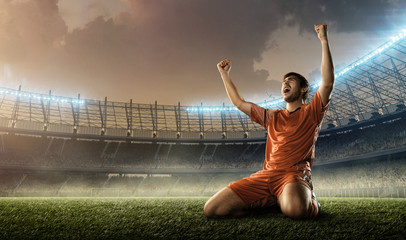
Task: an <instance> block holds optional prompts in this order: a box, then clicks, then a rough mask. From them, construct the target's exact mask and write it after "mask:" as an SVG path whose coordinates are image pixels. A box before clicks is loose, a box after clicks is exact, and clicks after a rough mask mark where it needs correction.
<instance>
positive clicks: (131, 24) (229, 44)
mask: <svg viewBox="0 0 406 240" xmlns="http://www.w3.org/2000/svg"><path fill="white" fill-rule="evenodd" d="M0 4H1V7H2V9H3V12H5V13H6V14H2V15H0V19H1V22H0V23H1V26H0V27H2V29H3V30H1V31H2V34H1V35H0V43H1V45H0V46H1V48H0V53H1V55H2V56H1V58H0V59H1V60H2V63H3V64H4V63H7V64H10V65H11V67H12V68H13V69H14V71H23V70H24V69H29V68H31V70H32V71H29V72H27V71H23V72H24V73H25V74H26V77H27V79H28V80H27V81H30V82H35V83H36V85H38V86H41V85H44V83H46V85H47V86H49V88H51V89H65V90H67V91H68V92H69V91H79V92H81V93H84V95H85V96H87V97H92V98H102V97H103V96H105V95H107V96H109V97H110V98H111V99H112V100H128V99H129V98H133V99H134V100H135V101H137V102H152V101H153V100H155V99H156V100H158V102H160V103H168V104H174V103H176V102H177V101H181V102H182V104H189V103H197V102H199V101H203V102H209V103H220V102H219V100H220V101H221V100H224V101H227V96H226V93H225V91H224V87H223V83H222V81H221V79H220V77H219V74H218V72H217V69H216V63H217V62H218V61H220V60H222V59H223V58H229V59H231V60H232V62H233V67H232V70H231V74H232V75H231V76H232V78H233V80H234V82H235V83H236V85H237V87H238V88H239V90H240V92H242V93H243V95H244V96H246V98H247V100H249V96H251V95H253V94H260V95H266V91H267V89H268V88H275V87H277V85H278V83H277V81H266V80H267V79H268V78H269V73H268V72H267V71H266V70H255V69H254V61H260V60H261V54H262V53H263V52H264V51H265V50H267V49H268V48H272V47H274V46H273V45H272V44H269V43H272V41H270V39H269V36H270V34H271V33H272V32H273V31H274V30H276V29H277V28H279V27H281V26H284V25H299V26H300V29H301V31H313V24H316V23H322V22H328V23H332V24H333V27H334V28H333V29H334V30H335V31H343V32H353V31H370V30H374V29H376V27H383V26H385V25H387V24H390V22H389V21H390V20H391V19H392V18H390V17H388V16H393V14H395V15H396V14H397V13H396V11H394V10H393V6H394V5H397V8H398V9H401V8H403V7H404V5H405V4H404V1H398V2H397V1H391V3H390V4H389V3H387V2H386V1H283V0H280V1H267V0H263V1H245V0H244V1H243V0H239V1H238V0H216V1H214V0H210V1H188V0H170V1H165V0H162V1H151V0H142V1H136V0H128V1H127V4H128V6H129V8H128V9H127V10H126V11H124V12H122V13H120V14H118V15H116V16H113V17H107V18H106V17H101V16H100V17H97V18H95V19H94V20H92V21H90V22H89V23H87V24H86V25H84V26H83V27H80V28H76V29H74V30H73V31H71V32H68V30H67V26H66V24H65V23H64V21H63V20H62V18H61V16H60V12H59V10H58V7H57V1H53V0H46V1H43V0H36V1H19V2H16V1H1V0H0ZM1 12H2V10H0V13H1ZM388 14H389V15H388ZM37 59H39V60H37ZM30 63H31V65H30ZM60 94H64V93H62V92H60ZM70 94H72V93H70ZM212 99H213V100H212ZM226 104H229V102H226Z"/></svg>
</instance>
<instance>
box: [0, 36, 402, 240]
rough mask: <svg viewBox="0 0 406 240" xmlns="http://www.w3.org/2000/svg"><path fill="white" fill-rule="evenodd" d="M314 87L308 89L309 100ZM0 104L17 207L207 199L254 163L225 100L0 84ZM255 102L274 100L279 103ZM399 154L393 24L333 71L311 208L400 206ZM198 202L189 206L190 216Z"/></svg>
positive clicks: (397, 52)
mask: <svg viewBox="0 0 406 240" xmlns="http://www.w3.org/2000/svg"><path fill="white" fill-rule="evenodd" d="M317 87H318V86H317V85H314V86H312V87H311V93H310V96H314V93H315V91H316V89H317ZM107 94H108V93H107ZM0 99H1V100H0V179H1V181H0V195H1V196H2V197H9V198H4V199H11V200H10V201H15V203H19V204H20V203H21V204H22V205H24V201H23V200H16V197H47V198H45V199H48V198H49V197H60V199H63V200H61V201H67V200H64V199H66V198H65V197H91V198H90V199H98V198H99V197H100V199H104V198H103V197H113V198H106V199H107V200H105V201H107V203H111V204H113V203H114V204H117V202H118V203H121V204H124V205H125V204H128V201H131V200H128V199H131V198H134V197H170V198H168V199H172V200H171V201H174V202H170V203H171V204H173V205H177V204H180V205H185V206H189V205H187V204H188V203H185V202H187V201H189V200H187V199H192V198H179V199H181V200H176V198H177V197H201V198H202V199H207V197H209V196H212V195H213V194H214V193H216V192H217V191H218V190H219V189H221V188H222V187H224V186H226V185H227V184H228V183H230V182H231V181H235V180H238V179H241V178H242V177H245V176H248V175H250V174H251V173H253V172H255V171H258V170H259V169H261V167H262V164H263V159H264V152H265V141H266V134H267V133H266V132H265V131H264V129H263V128H262V127H261V126H259V125H258V124H256V123H254V122H252V121H251V120H250V119H249V118H248V117H247V116H245V115H244V114H242V113H241V112H240V111H238V110H237V109H236V108H234V107H231V106H225V105H224V104H223V105H222V106H206V105H204V104H203V103H201V105H199V106H181V105H180V103H179V104H178V105H159V104H157V102H155V104H143V103H135V102H133V101H132V100H130V101H129V102H115V101H110V100H108V99H107V97H106V98H105V99H104V100H95V99H82V98H81V97H80V95H78V96H77V98H70V97H64V96H55V95H53V94H52V92H51V91H50V92H49V93H48V94H40V93H34V92H30V91H25V90H23V89H21V87H20V88H18V89H10V88H5V87H2V88H0ZM310 100H311V99H310ZM258 104H259V105H261V106H263V107H267V108H273V109H276V108H277V109H283V108H284V107H285V105H284V102H283V101H281V100H280V99H276V100H272V101H264V102H261V103H258ZM405 159H406V31H402V32H401V33H399V35H398V36H395V37H394V38H392V39H391V40H390V41H388V42H386V43H384V44H383V45H381V46H380V47H379V48H377V49H375V50H373V51H371V52H370V53H369V54H367V55H366V56H364V57H362V58H360V59H358V60H357V61H355V62H354V63H352V64H351V65H349V66H347V67H346V68H344V69H343V70H341V71H340V72H338V73H336V83H335V87H334V92H333V97H332V101H331V103H330V107H329V110H328V113H327V115H326V117H325V119H324V122H323V126H322V130H321V132H320V135H319V139H318V142H317V145H316V160H315V164H314V167H313V174H312V175H313V179H314V180H313V181H314V183H315V184H314V187H315V192H316V193H317V195H318V197H320V199H321V202H322V203H323V199H335V198H339V199H340V200H337V201H338V202H340V201H344V202H345V201H346V199H344V198H348V199H350V200H353V198H357V199H358V198H374V199H375V200H374V201H379V200H378V198H384V199H387V198H390V200H387V201H388V202H389V203H392V201H394V200H395V201H397V200H396V199H400V200H399V201H402V200H401V199H402V198H405V197H406V161H405ZM93 197H96V198H93ZM116 197H120V198H119V199H118V200H114V199H116ZM20 199H27V198H20ZM28 199H30V198H28ZM112 199H113V200H112ZM120 199H121V200H120ZM141 199H144V198H141ZM156 199H159V198H156ZM173 199H175V200H173ZM185 199H186V200H185ZM199 199H200V198H199ZM3 201H9V200H3ZM19 201H22V202H19ZM44 201H47V200H44ZM90 201H96V200H90ZM154 201H155V200H152V201H147V202H146V203H145V204H147V205H148V204H153V203H154ZM199 201H200V202H198V203H199V204H197V203H191V205H193V204H195V205H194V206H195V207H196V206H197V209H198V210H199V209H200V211H201V209H202V207H203V205H202V200H199ZM357 201H361V200H357ZM203 202H204V201H203ZM388 202H386V201H384V202H383V204H384V205H385V204H389V203H388ZM326 203H327V200H326ZM9 204H10V203H9ZM165 204H167V203H165ZM400 204H401V208H400V209H398V210H395V213H393V214H394V215H395V216H397V218H399V219H397V218H396V219H397V220H396V221H398V222H396V221H395V223H396V224H402V225H403V226H402V225H400V226H399V228H397V229H389V230H387V231H391V232H392V234H393V236H399V235H397V234H402V233H403V234H404V224H405V219H404V217H405V215H404V201H403V202H400ZM124 205H120V206H121V207H122V206H124ZM402 206H403V207H402ZM118 208H120V207H118ZM378 208H379V206H378ZM113 209H114V207H113ZM327 209H328V208H327ZM116 210H117V209H116ZM75 211H82V210H81V209H80V208H77V209H76V210H75ZM402 211H403V214H402ZM149 213H151V212H149ZM149 213H147V214H149ZM168 214H169V215H170V214H174V213H173V212H172V213H168ZM195 214H199V212H195ZM330 214H332V213H330ZM385 216H386V215H385ZM326 218H328V217H327V216H324V219H326ZM91 219H92V218H90V219H88V221H91ZM322 219H323V216H322ZM166 220H167V219H166ZM166 220H165V221H166ZM259 220H260V219H256V220H255V221H259ZM199 221H200V220H199ZM233 221H234V220H233ZM243 221H247V220H246V219H244V220H243ZM273 221H277V220H275V219H273ZM337 221H342V220H337ZM271 222H272V221H271ZM234 223H236V222H235V221H234V222H232V221H231V220H230V222H228V223H226V224H230V225H232V224H234ZM161 224H163V223H161ZM220 224H222V223H220ZM289 224H290V223H288V225H289ZM298 224H305V223H303V222H301V223H300V222H299V223H298ZM371 224H372V225H373V223H371ZM164 226H166V228H170V226H169V225H164ZM99 227H100V226H99ZM97 228H98V227H96V229H97ZM100 228H101V227H100ZM364 228H365V229H370V225H368V224H366V225H365V227H364ZM44 231H45V230H44ZM244 231H246V229H245V230H244ZM277 231H280V232H283V230H277ZM365 231H367V230H365ZM368 231H369V230H368ZM237 232H238V231H237ZM362 233H363V231H360V234H362ZM21 234H23V233H21ZM82 234H84V233H83V232H82ZM165 234H170V233H165ZM165 234H163V235H159V236H160V237H163V236H166V235H165ZM233 234H234V233H232V234H231V235H230V236H234V235H233ZM235 234H237V233H235ZM384 234H387V232H384ZM13 236H14V237H16V235H13ZM17 236H18V235H17ZM33 236H34V237H35V235H33ZM37 236H38V235H37ZM78 236H79V238H80V236H81V235H78ZM78 236H76V237H78ZM82 236H83V235H82ZM85 236H87V235H85ZM98 236H101V235H98ZM104 236H107V237H109V236H110V237H111V236H114V235H109V234H106V235H104ZM118 236H120V235H118ZM139 236H142V235H139ZM180 236H182V237H186V236H187V235H180ZM353 236H357V235H353ZM385 236H386V235H385ZM389 236H390V235H389ZM3 237H7V236H3ZM87 237H89V236H87ZM188 237H189V238H200V237H198V236H197V235H190V236H188ZM223 237H224V236H223ZM319 237H320V238H321V237H322V236H319ZM335 237H336V238H340V237H342V235H340V234H338V235H335ZM379 237H380V235H378V237H377V238H379ZM403 237H404V236H403ZM113 238H114V237H113Z"/></svg>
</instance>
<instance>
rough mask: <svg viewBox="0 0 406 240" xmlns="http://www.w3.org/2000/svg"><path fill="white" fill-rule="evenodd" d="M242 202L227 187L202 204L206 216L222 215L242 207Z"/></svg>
mask: <svg viewBox="0 0 406 240" xmlns="http://www.w3.org/2000/svg"><path fill="white" fill-rule="evenodd" d="M244 206H245V204H244V202H243V201H242V200H241V199H240V198H239V197H238V196H236V195H235V193H234V192H232V190H231V189H229V188H224V189H222V190H220V191H219V192H218V193H216V194H215V195H214V196H213V197H212V198H210V199H209V200H208V201H207V202H206V204H205V205H204V209H203V213H204V215H205V216H206V217H208V218H218V217H224V216H227V215H230V214H232V213H234V212H235V211H239V210H242V209H243V208H244Z"/></svg>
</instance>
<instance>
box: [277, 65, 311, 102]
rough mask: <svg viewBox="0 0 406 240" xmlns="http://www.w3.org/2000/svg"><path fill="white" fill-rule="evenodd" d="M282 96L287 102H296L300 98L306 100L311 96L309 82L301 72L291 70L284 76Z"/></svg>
mask: <svg viewBox="0 0 406 240" xmlns="http://www.w3.org/2000/svg"><path fill="white" fill-rule="evenodd" d="M282 97H283V100H285V101H286V102H294V101H296V100H298V99H300V98H301V99H302V100H303V101H306V99H307V98H308V97H309V83H308V82H307V80H306V78H305V77H303V76H302V75H300V74H299V73H295V72H289V73H287V74H285V76H283V83H282Z"/></svg>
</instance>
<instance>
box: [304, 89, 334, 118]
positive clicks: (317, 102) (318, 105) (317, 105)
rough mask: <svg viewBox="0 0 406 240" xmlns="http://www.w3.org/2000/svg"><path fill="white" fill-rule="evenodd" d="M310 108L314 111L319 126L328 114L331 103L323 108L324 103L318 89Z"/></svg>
mask: <svg viewBox="0 0 406 240" xmlns="http://www.w3.org/2000/svg"><path fill="white" fill-rule="evenodd" d="M309 105H310V108H311V109H312V112H313V114H314V115H313V116H314V119H315V120H316V122H317V124H319V123H320V122H321V121H322V120H323V118H324V115H325V114H326V111H327V108H328V106H329V105H330V101H329V102H328V103H327V104H326V105H325V106H324V107H323V103H322V102H321V97H320V93H319V90H318V89H317V91H316V94H315V95H314V98H313V99H312V101H311V102H310V104H309Z"/></svg>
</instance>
